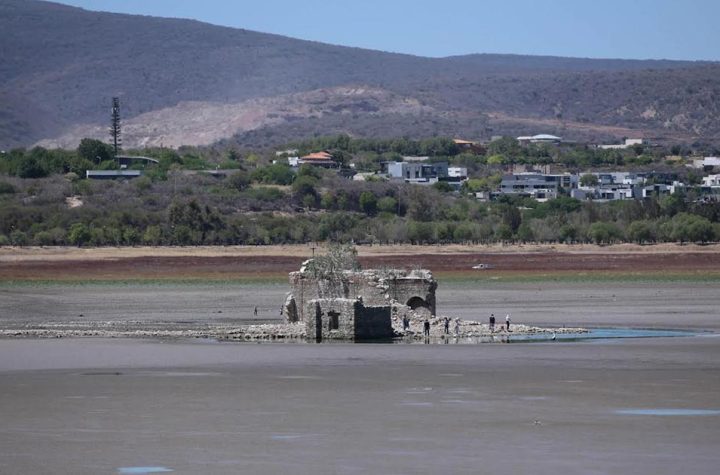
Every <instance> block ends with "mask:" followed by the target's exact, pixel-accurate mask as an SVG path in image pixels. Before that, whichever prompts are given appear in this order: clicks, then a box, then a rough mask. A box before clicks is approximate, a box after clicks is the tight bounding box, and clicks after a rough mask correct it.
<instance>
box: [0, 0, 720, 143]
mask: <svg viewBox="0 0 720 475" xmlns="http://www.w3.org/2000/svg"><path fill="white" fill-rule="evenodd" d="M0 28H1V29H2V30H1V31H3V35H4V38H3V41H2V42H1V43H0V59H1V61H0V76H1V77H3V78H4V80H3V82H2V84H0V101H1V102H2V104H3V107H2V108H0V147H2V148H9V147H14V146H29V145H32V144H34V143H36V142H39V141H41V140H42V141H43V143H45V144H48V145H53V144H55V145H63V146H67V147H70V146H72V143H71V142H72V141H73V140H76V139H77V137H78V136H80V135H82V134H90V135H96V136H98V137H99V138H105V135H104V130H105V129H106V128H107V124H108V121H109V103H110V97H112V96H119V97H120V99H121V107H122V116H123V120H124V121H125V122H126V123H127V124H128V125H132V127H135V131H136V132H137V133H135V135H132V134H131V135H129V136H128V137H127V138H128V139H129V141H126V145H128V146H133V145H141V144H148V143H157V142H158V141H162V138H163V137H162V136H163V134H166V135H167V134H168V133H169V132H168V131H175V132H172V134H175V135H173V137H174V138H173V139H172V141H171V142H172V143H173V144H175V143H176V139H177V140H179V141H183V142H184V143H187V144H198V145H200V144H209V143H212V142H214V141H217V140H220V139H223V138H224V139H225V140H228V139H229V140H234V141H237V142H239V143H241V144H245V145H252V146H257V145H263V146H265V145H267V146H270V145H273V144H277V143H281V142H284V141H287V140H291V139H294V138H298V134H310V135H313V134H324V133H326V132H329V131H332V132H337V131H342V132H346V133H349V134H352V135H358V136H362V135H367V134H376V133H378V131H379V132H381V133H382V134H384V135H388V136H389V135H394V134H402V135H409V136H426V135H428V134H435V133H442V134H447V135H463V136H471V137H473V138H487V137H489V136H490V135H497V134H503V133H516V132H518V133H519V132H523V133H524V132H527V133H531V132H535V131H540V130H541V131H545V132H553V133H559V134H561V135H565V136H568V137H569V138H577V139H580V138H582V139H592V138H596V139H610V138H613V137H618V133H621V132H619V131H622V134H624V132H625V131H627V130H629V131H631V132H635V131H637V133H638V134H643V135H647V136H656V137H666V138H669V139H671V140H681V141H696V140H709V141H720V121H718V118H720V64H718V63H708V62H687V61H665V60H660V61H639V60H598V59H580V58H556V57H533V56H513V55H488V54H478V55H468V56H454V57H448V58H439V59H435V58H423V57H417V56H410V55H403V54H397V53H386V52H379V51H371V50H364V49H360V48H350V47H343V46H333V45H327V44H322V43H317V42H311V41H305V40H297V39H292V38H287V37H283V36H279V35H272V34H267V33H257V32H252V31H247V30H242V29H233V28H227V27H219V26H213V25H208V24H205V23H201V22H197V21H192V20H178V19H164V18H155V17H144V16H133V15H121V14H112V13H101V12H91V11H86V10H82V9H79V8H74V7H69V6H65V5H60V4H54V3H48V2H43V1H36V0H0ZM343 88H344V89H354V90H356V91H358V90H361V91H362V93H356V94H353V95H343V94H342V93H338V91H342V90H343ZM323 91H324V92H323ZM363 94H367V96H366V97H362V96H363ZM290 97H291V98H292V99H288V98H290ZM303 101H309V102H303ZM312 101H315V102H312ZM398 101H399V102H398ZM403 102H405V103H408V104H414V106H413V107H405V108H401V109H402V110H401V111H399V110H398V104H399V103H403ZM363 103H366V104H369V105H370V106H369V107H370V109H368V108H367V107H365V106H363V105H362V104H363ZM188 104H191V105H192V107H191V109H192V111H190V109H188V107H189V106H188ZM219 105H223V107H219ZM175 108H177V109H175ZM253 108H254V109H253ZM314 109H316V110H314ZM161 111H162V112H161ZM318 111H322V113H319V112H318ZM175 112H176V113H175ZM223 114H225V116H226V117H227V119H226V120H224V121H222V122H224V123H237V124H239V125H238V127H237V129H235V130H233V129H232V128H227V127H225V128H223V131H222V134H221V135H223V136H224V135H226V134H229V136H227V137H221V136H220V135H218V134H216V133H210V134H208V133H207V129H208V127H209V126H210V125H211V124H210V123H208V124H199V123H198V117H203V116H207V117H212V121H217V120H221V118H222V117H223ZM243 114H244V116H248V115H250V116H252V115H255V116H257V117H261V116H262V117H264V114H265V115H267V117H265V119H262V120H261V119H258V120H256V121H254V122H253V121H244V120H241V118H240V115H243ZM156 121H157V122H156ZM193 121H194V122H193ZM212 121H211V122H212ZM193 123H195V124H197V127H193ZM244 124H248V125H244ZM533 124H535V125H533ZM553 124H555V125H553ZM203 130H205V132H203ZM183 137H185V138H186V140H183ZM231 137H234V138H231Z"/></svg>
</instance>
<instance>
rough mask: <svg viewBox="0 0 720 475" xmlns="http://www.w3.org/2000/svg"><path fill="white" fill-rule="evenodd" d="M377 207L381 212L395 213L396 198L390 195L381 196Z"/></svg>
mask: <svg viewBox="0 0 720 475" xmlns="http://www.w3.org/2000/svg"><path fill="white" fill-rule="evenodd" d="M377 208H378V209H379V210H380V212H382V213H391V214H395V213H397V200H396V199H395V198H393V197H392V196H383V197H382V198H380V199H379V200H378V202H377Z"/></svg>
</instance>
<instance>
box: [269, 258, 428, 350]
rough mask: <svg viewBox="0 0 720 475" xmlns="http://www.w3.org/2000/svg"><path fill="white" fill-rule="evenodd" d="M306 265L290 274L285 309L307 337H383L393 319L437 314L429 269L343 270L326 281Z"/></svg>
mask: <svg viewBox="0 0 720 475" xmlns="http://www.w3.org/2000/svg"><path fill="white" fill-rule="evenodd" d="M310 263H311V260H308V261H305V262H303V265H302V267H301V268H300V270H299V271H297V272H291V273H290V286H291V289H292V290H291V292H290V293H289V294H288V296H287V298H286V300H285V305H284V309H283V310H284V312H283V313H284V314H285V316H286V319H287V321H288V322H289V323H297V322H300V323H305V327H306V329H307V336H308V338H311V339H312V338H315V339H327V338H340V339H368V338H387V337H392V336H393V329H392V319H393V317H395V318H399V317H400V316H401V315H404V314H406V313H412V314H413V315H415V316H420V317H431V316H434V315H435V290H436V289H437V282H436V281H435V279H434V278H433V276H432V273H431V272H430V271H429V270H425V269H414V270H400V269H387V270H382V269H368V270H343V271H340V272H339V273H338V274H337V275H336V276H335V277H334V278H324V277H318V276H317V275H316V274H314V273H313V272H311V271H310V270H309V264H310Z"/></svg>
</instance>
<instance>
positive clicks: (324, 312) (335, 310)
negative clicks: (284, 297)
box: [305, 298, 393, 341]
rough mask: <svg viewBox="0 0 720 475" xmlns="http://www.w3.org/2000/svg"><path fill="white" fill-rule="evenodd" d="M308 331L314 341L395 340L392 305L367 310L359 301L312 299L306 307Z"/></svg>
mask: <svg viewBox="0 0 720 475" xmlns="http://www.w3.org/2000/svg"><path fill="white" fill-rule="evenodd" d="M305 315H306V318H305V328H306V331H307V333H306V334H307V338H308V339H312V340H318V341H320V340H328V339H336V340H362V339H377V338H391V337H392V336H393V328H392V320H391V310H390V306H389V305H385V306H365V305H363V302H362V301H361V300H360V299H343V298H329V299H313V300H309V301H308V302H306V304H305Z"/></svg>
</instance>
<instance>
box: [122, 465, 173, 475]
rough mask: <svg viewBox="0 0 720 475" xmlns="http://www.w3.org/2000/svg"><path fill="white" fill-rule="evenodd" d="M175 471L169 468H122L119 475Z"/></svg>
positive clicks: (141, 474)
mask: <svg viewBox="0 0 720 475" xmlns="http://www.w3.org/2000/svg"><path fill="white" fill-rule="evenodd" d="M172 471H173V470H172V469H170V468H167V467H120V468H118V473H121V474H124V475H125V474H127V475H143V474H146V473H168V472H172Z"/></svg>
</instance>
